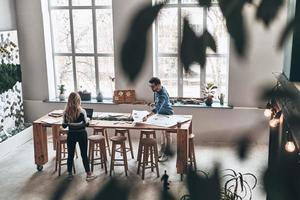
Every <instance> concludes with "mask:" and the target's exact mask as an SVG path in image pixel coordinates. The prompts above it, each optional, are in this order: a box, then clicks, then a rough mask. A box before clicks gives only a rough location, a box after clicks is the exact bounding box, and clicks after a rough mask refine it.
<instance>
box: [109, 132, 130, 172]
mask: <svg viewBox="0 0 300 200" xmlns="http://www.w3.org/2000/svg"><path fill="white" fill-rule="evenodd" d="M110 140H111V141H112V147H111V164H110V171H109V175H110V176H111V172H112V171H113V170H114V167H115V166H124V169H125V175H126V176H127V171H128V163H127V155H126V147H125V141H126V137H125V136H114V137H112V138H110ZM117 145H120V150H121V153H122V155H123V159H116V158H115V155H116V150H117ZM115 161H123V164H116V163H115Z"/></svg>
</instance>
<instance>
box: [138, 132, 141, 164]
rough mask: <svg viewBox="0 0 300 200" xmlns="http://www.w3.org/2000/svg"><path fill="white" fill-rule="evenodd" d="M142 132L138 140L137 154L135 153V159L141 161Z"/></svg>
mask: <svg viewBox="0 0 300 200" xmlns="http://www.w3.org/2000/svg"><path fill="white" fill-rule="evenodd" d="M141 139H142V134H140V141H139V147H138V154H137V161H138V162H139V161H141V154H142V145H141Z"/></svg>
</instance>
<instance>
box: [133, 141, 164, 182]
mask: <svg viewBox="0 0 300 200" xmlns="http://www.w3.org/2000/svg"><path fill="white" fill-rule="evenodd" d="M140 144H141V151H142V153H140V154H139V155H140V157H139V158H138V160H139V161H138V170H137V174H139V173H140V168H141V166H142V179H143V180H144V178H145V170H146V169H149V168H151V171H152V172H153V171H154V168H156V173H157V177H159V168H158V150H157V142H156V139H152V138H142V139H141V140H140ZM149 154H150V155H149ZM149 156H150V166H148V163H149ZM142 157H143V158H142ZM142 160H143V162H142Z"/></svg>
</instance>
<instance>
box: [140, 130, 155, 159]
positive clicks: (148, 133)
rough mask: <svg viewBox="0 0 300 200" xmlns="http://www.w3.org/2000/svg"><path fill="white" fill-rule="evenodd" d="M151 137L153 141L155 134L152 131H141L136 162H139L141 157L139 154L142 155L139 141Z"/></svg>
mask: <svg viewBox="0 0 300 200" xmlns="http://www.w3.org/2000/svg"><path fill="white" fill-rule="evenodd" d="M151 136H152V138H153V139H156V133H155V131H154V130H141V133H140V141H139V148H138V154H137V161H140V160H139V158H140V157H141V155H140V154H141V153H142V146H141V139H142V138H151Z"/></svg>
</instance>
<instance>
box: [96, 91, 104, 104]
mask: <svg viewBox="0 0 300 200" xmlns="http://www.w3.org/2000/svg"><path fill="white" fill-rule="evenodd" d="M96 99H97V102H103V95H102V93H101V92H99V93H98V95H97V97H96Z"/></svg>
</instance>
